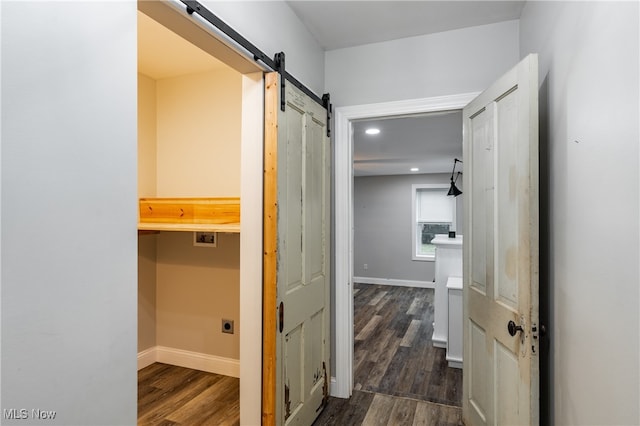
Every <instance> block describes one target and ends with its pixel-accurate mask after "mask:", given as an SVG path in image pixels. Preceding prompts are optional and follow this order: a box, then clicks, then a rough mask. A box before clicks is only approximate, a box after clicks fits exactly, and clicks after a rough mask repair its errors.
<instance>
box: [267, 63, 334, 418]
mask: <svg viewBox="0 0 640 426" xmlns="http://www.w3.org/2000/svg"><path fill="white" fill-rule="evenodd" d="M266 78H267V80H266V87H267V89H266V90H267V97H266V99H267V105H266V106H265V108H266V110H265V113H266V117H267V135H266V144H267V145H266V146H265V173H266V174H265V297H264V300H265V306H264V312H265V329H264V333H265V364H267V363H268V364H269V365H265V367H264V370H265V374H268V375H269V377H266V376H265V382H266V383H267V385H268V387H269V389H263V392H270V391H273V392H275V398H274V399H269V397H268V395H264V396H263V423H264V424H278V425H310V424H311V423H313V420H314V419H315V418H316V417H317V416H318V414H319V413H320V412H321V410H322V408H323V407H324V403H325V401H326V398H327V396H328V386H329V383H328V381H329V377H330V375H329V303H330V302H329V258H330V257H329V244H330V235H329V229H330V228H329V219H330V210H329V208H330V203H329V185H330V147H329V138H328V137H327V114H326V110H325V109H324V108H323V107H322V106H321V105H319V104H317V103H316V102H315V101H313V100H312V99H310V98H309V97H308V96H307V95H305V94H303V93H302V92H301V91H299V90H298V89H297V88H296V87H294V86H293V85H292V84H285V89H286V90H285V111H281V110H280V100H279V94H280V87H279V85H280V81H279V75H278V74H277V73H270V74H267V76H266ZM274 138H275V140H274ZM273 290H275V294H269V293H270V292H272V291H273ZM267 317H268V318H267ZM269 336H273V338H274V339H275V341H274V345H272V346H271V345H267V343H266V342H267V339H269ZM274 350H275V352H273V351H274ZM272 354H275V357H274V358H273V357H272ZM271 382H273V384H271ZM265 398H267V399H266V400H265Z"/></svg>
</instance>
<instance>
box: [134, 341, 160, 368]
mask: <svg viewBox="0 0 640 426" xmlns="http://www.w3.org/2000/svg"><path fill="white" fill-rule="evenodd" d="M156 361H157V360H156V347H155V346H152V347H150V348H147V349H145V350H143V351H142V352H138V370H142V369H143V368H145V367H148V366H150V365H151V364H153V363H154V362H156Z"/></svg>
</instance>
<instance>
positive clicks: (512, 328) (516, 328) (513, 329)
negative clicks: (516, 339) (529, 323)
mask: <svg viewBox="0 0 640 426" xmlns="http://www.w3.org/2000/svg"><path fill="white" fill-rule="evenodd" d="M507 330H509V335H511V336H515V335H516V333H517V332H518V331H520V332H522V331H524V329H523V328H522V326H520V325H516V323H515V322H513V321H509V323H508V324H507Z"/></svg>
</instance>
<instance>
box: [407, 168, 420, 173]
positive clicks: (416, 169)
mask: <svg viewBox="0 0 640 426" xmlns="http://www.w3.org/2000/svg"><path fill="white" fill-rule="evenodd" d="M409 170H410V171H412V172H417V171H419V170H420V169H419V168H417V167H412V168H410V169H409Z"/></svg>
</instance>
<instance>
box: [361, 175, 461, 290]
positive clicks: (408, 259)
mask: <svg viewBox="0 0 640 426" xmlns="http://www.w3.org/2000/svg"><path fill="white" fill-rule="evenodd" d="M449 177H450V176H449V175H446V174H441V173H440V174H419V175H396V176H360V177H355V178H354V181H353V217H354V222H353V223H354V237H353V243H354V247H353V259H354V260H353V262H354V265H353V273H354V275H355V276H356V277H367V278H381V279H390V280H397V281H428V282H432V281H433V279H434V278H435V262H431V261H416V260H412V238H411V237H412V229H413V228H412V226H411V200H412V192H411V191H412V185H413V184H444V185H448V184H449ZM456 202H457V205H456V216H457V217H456V229H457V232H458V234H459V235H463V229H462V222H463V210H462V208H463V206H462V197H459V198H457V199H456ZM364 264H367V269H366V270H365V269H364Z"/></svg>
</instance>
